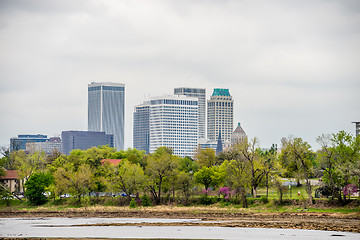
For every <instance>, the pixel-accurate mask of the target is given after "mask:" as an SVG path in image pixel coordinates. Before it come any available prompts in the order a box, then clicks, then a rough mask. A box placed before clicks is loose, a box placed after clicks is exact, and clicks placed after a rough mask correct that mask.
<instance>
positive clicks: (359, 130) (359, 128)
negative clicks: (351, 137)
mask: <svg viewBox="0 0 360 240" xmlns="http://www.w3.org/2000/svg"><path fill="white" fill-rule="evenodd" d="M352 123H355V136H356V137H357V136H360V122H352Z"/></svg>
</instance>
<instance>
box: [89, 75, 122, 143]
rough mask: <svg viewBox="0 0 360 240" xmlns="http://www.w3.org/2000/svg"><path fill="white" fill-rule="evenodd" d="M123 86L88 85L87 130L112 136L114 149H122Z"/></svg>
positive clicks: (92, 83) (100, 83)
mask: <svg viewBox="0 0 360 240" xmlns="http://www.w3.org/2000/svg"><path fill="white" fill-rule="evenodd" d="M124 115H125V84H122V83H109V82H99V83H97V82H91V84H89V85H88V130H89V131H96V132H105V133H107V134H113V136H114V147H115V148H117V150H121V149H124Z"/></svg>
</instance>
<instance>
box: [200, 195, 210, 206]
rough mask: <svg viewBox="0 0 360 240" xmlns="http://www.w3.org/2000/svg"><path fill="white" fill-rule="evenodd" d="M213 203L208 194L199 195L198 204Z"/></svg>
mask: <svg viewBox="0 0 360 240" xmlns="http://www.w3.org/2000/svg"><path fill="white" fill-rule="evenodd" d="M212 203H213V200H212V199H211V198H209V197H208V196H206V195H204V196H201V197H200V204H203V205H210V204H212Z"/></svg>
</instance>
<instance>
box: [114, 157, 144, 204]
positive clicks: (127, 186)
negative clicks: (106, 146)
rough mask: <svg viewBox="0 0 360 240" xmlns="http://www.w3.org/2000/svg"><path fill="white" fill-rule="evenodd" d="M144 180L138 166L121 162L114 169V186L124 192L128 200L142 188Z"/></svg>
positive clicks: (124, 161)
mask: <svg viewBox="0 0 360 240" xmlns="http://www.w3.org/2000/svg"><path fill="white" fill-rule="evenodd" d="M145 179H146V178H145V174H144V170H143V169H142V168H141V167H140V165H139V164H135V163H131V162H129V161H128V160H123V161H121V163H120V164H119V165H118V167H116V168H115V173H114V180H115V185H116V186H118V188H120V189H121V190H122V191H124V192H125V193H126V195H127V196H128V197H129V198H130V196H131V195H132V194H135V193H136V192H138V191H139V190H140V189H141V188H142V187H143V186H144V183H145Z"/></svg>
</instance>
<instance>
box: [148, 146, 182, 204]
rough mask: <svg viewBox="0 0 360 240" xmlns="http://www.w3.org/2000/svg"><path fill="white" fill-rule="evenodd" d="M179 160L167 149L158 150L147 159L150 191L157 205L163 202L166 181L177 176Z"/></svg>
mask: <svg viewBox="0 0 360 240" xmlns="http://www.w3.org/2000/svg"><path fill="white" fill-rule="evenodd" d="M178 166H179V163H178V158H177V157H175V156H173V155H172V151H171V149H169V148H167V147H160V148H158V149H157V150H156V151H155V153H153V154H151V155H150V157H149V158H148V159H147V166H146V169H145V171H146V173H147V175H148V176H149V186H148V187H149V189H150V192H151V194H152V196H153V197H154V199H155V201H156V203H157V204H159V203H160V201H161V192H162V184H163V183H164V180H165V179H166V178H168V177H171V176H172V175H175V173H176V170H177V169H178Z"/></svg>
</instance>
